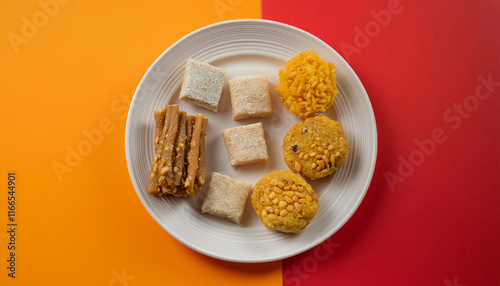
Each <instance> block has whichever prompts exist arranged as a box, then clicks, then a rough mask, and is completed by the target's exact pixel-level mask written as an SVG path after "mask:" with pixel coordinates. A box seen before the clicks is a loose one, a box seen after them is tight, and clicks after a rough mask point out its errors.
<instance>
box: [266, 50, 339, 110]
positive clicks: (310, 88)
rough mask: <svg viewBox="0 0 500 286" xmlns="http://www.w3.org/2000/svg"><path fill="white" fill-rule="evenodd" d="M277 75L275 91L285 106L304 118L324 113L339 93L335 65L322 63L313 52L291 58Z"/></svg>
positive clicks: (302, 53)
mask: <svg viewBox="0 0 500 286" xmlns="http://www.w3.org/2000/svg"><path fill="white" fill-rule="evenodd" d="M278 75H279V78H280V79H279V83H278V86H277V87H276V89H275V91H278V92H279V93H280V100H281V101H283V103H284V104H285V107H286V108H287V109H288V110H289V111H290V112H292V113H294V114H296V115H297V116H298V117H300V118H302V119H305V118H307V117H308V116H309V115H313V114H315V113H319V112H325V111H326V110H327V109H328V108H330V106H332V104H333V100H334V99H335V96H336V95H337V93H338V91H337V83H336V77H335V66H334V65H333V63H331V62H329V63H326V62H325V61H323V59H322V58H320V57H319V55H318V54H316V52H314V50H310V51H307V52H301V53H300V54H299V55H298V56H295V57H293V58H292V59H290V60H289V61H288V62H287V63H286V68H285V69H282V70H280V71H279V72H278Z"/></svg>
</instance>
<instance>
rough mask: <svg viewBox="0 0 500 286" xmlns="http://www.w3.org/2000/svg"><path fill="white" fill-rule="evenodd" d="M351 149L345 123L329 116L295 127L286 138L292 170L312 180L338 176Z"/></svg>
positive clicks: (315, 117) (287, 159) (285, 149)
mask: <svg viewBox="0 0 500 286" xmlns="http://www.w3.org/2000/svg"><path fill="white" fill-rule="evenodd" d="M349 149H350V144H349V142H348V141H347V138H346V136H345V134H344V129H343V127H342V123H341V122H339V121H335V120H332V119H330V118H328V117H326V116H314V117H309V118H307V119H306V120H304V121H302V122H299V123H297V124H295V125H294V126H292V127H291V128H290V130H288V132H287V134H286V135H285V137H284V138H283V155H284V158H285V161H286V164H287V166H288V168H290V170H292V171H294V172H297V173H299V174H301V175H302V176H304V177H307V178H310V179H312V180H317V179H321V178H324V177H326V176H329V175H332V174H333V173H335V172H336V171H337V170H338V169H339V168H340V167H341V166H342V165H344V163H345V161H346V158H347V155H348V154H349Z"/></svg>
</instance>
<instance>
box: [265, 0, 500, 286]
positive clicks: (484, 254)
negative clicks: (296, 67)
mask: <svg viewBox="0 0 500 286" xmlns="http://www.w3.org/2000/svg"><path fill="white" fill-rule="evenodd" d="M383 10H385V11H388V12H381V11H383ZM391 11H392V13H391ZM388 13H390V15H391V16H390V20H389V18H388V17H387V15H388ZM376 15H378V16H376ZM384 15H385V16H386V17H385V18H382V17H383V16H384ZM262 17H263V19H269V20H276V21H280V22H284V23H287V24H291V25H294V26H296V27H298V28H301V29H304V30H306V31H308V32H310V33H312V34H314V35H316V36H318V37H319V38H321V39H322V40H324V41H325V42H327V43H328V44H329V45H331V46H332V47H333V48H334V49H335V50H337V51H338V52H339V53H340V54H341V55H342V56H343V57H344V58H345V59H346V60H347V61H348V62H349V64H350V65H351V67H352V68H353V69H354V70H355V71H356V73H357V74H358V76H359V78H360V79H361V81H362V82H363V84H364V86H365V88H366V90H367V93H368V95H369V97H370V100H371V102H372V105H373V109H374V112H375V118H376V120H377V128H378V144H379V145H378V158H377V164H376V168H375V174H374V177H373V181H372V184H371V186H370V188H369V190H368V192H367V195H366V197H365V199H364V201H363V202H362V204H361V206H360V207H359V209H358V210H357V212H356V213H355V214H354V216H353V217H352V218H351V220H349V221H348V222H347V224H346V225H345V226H344V227H343V228H342V229H341V230H340V231H338V232H337V233H336V234H335V235H333V236H332V237H331V238H330V239H329V240H327V241H326V242H325V243H323V244H322V245H321V246H319V247H317V248H315V249H312V250H310V251H308V252H306V253H303V254H302V255H298V256H296V257H293V258H290V259H286V260H284V261H283V284H284V285H419V286H420V285H500V193H499V191H500V176H499V174H498V173H499V171H500V168H499V162H500V151H499V145H500V144H499V143H500V134H499V122H500V113H499V112H500V99H499V97H500V1H444V0H440V1H343V0H338V1H288V0H283V1H274V0H273V1H270V0H263V1H262ZM377 17H378V22H377ZM381 19H385V21H384V20H381ZM382 24H383V25H382ZM366 28H368V29H369V30H368V31H366V30H365V29H366ZM360 31H365V32H364V33H365V35H366V34H368V35H366V36H365V38H363V36H362V35H361V32H360ZM362 39H364V40H365V41H364V42H362V41H361V40H362ZM346 47H351V49H352V50H349V49H347V48H346ZM353 51H355V52H353ZM480 77H483V78H485V79H488V77H489V78H490V81H493V82H494V83H493V86H491V87H490V91H492V92H491V95H490V96H489V97H488V98H486V99H484V98H483V99H477V97H476V87H477V86H478V85H482V81H481V80H480V79H479V78H480ZM487 91H488V90H487V89H486V88H485V87H484V85H483V87H480V88H479V92H480V93H481V94H483V93H486V92H487ZM460 110H461V111H460ZM433 132H438V133H439V132H440V134H438V135H439V136H437V137H438V138H435V140H438V141H439V142H437V143H432V144H431V143H430V142H431V141H430V140H431V139H432V136H433ZM434 136H435V137H436V135H434ZM416 142H427V143H426V144H425V145H424V147H425V148H426V150H425V151H426V153H425V152H423V151H424V150H422V149H421V147H419V145H417V143H416ZM432 145H433V146H434V147H433V146H432ZM425 148H424V149H425ZM402 162H406V163H402ZM404 164H411V165H412V167H413V169H412V168H410V169H408V165H406V169H405V167H403V166H402V165H404ZM388 176H389V177H388ZM388 178H390V179H388Z"/></svg>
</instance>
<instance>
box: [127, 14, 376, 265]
mask: <svg viewBox="0 0 500 286" xmlns="http://www.w3.org/2000/svg"><path fill="white" fill-rule="evenodd" d="M310 49H314V50H315V51H316V52H317V53H318V54H319V55H320V56H321V57H322V58H324V59H325V60H326V61H331V62H333V64H334V65H335V66H336V68H337V84H338V89H339V94H338V95H337V97H336V99H335V102H334V108H330V110H329V111H328V112H326V114H325V115H327V116H329V117H330V118H332V119H336V120H339V121H341V122H342V123H343V125H344V129H345V133H346V136H347V138H348V140H349V141H350V143H351V151H350V154H349V156H348V158H347V161H346V163H345V165H344V166H342V167H341V168H340V169H339V171H337V173H336V174H335V175H334V176H330V177H327V178H325V179H322V180H319V181H310V180H309V182H310V183H311V185H312V186H313V188H314V190H315V191H316V192H317V193H318V195H319V203H320V208H319V211H318V213H317V215H316V217H315V218H314V220H313V221H312V223H311V224H310V225H309V226H308V227H307V228H306V229H305V230H304V231H303V232H302V233H300V234H297V235H293V234H284V233H280V232H276V231H272V230H270V229H268V228H266V227H264V225H263V224H262V223H261V222H260V219H259V217H258V216H257V215H256V213H255V212H254V210H253V208H252V205H251V203H250V199H249V200H248V201H247V205H246V211H245V213H244V216H243V219H242V222H241V224H240V225H237V224H234V223H232V222H229V221H226V220H223V219H220V218H217V217H212V216H210V215H206V214H201V211H200V210H201V204H202V202H203V198H204V193H205V191H206V188H204V189H203V192H201V193H199V194H198V195H196V196H195V197H194V198H175V197H172V196H163V197H155V196H151V195H149V194H148V193H147V191H146V185H147V182H148V174H149V170H150V167H151V162H152V158H153V154H154V148H153V146H154V144H153V137H154V127H155V123H154V117H153V111H154V110H156V109H158V108H162V107H165V106H166V105H167V104H169V103H170V104H172V103H177V104H179V105H180V110H183V111H187V113H188V114H195V113H197V112H201V113H203V114H204V116H205V117H206V118H208V119H209V125H208V130H207V137H206V148H207V157H206V167H207V179H208V178H209V176H210V174H211V173H212V172H213V171H217V172H219V173H223V174H226V175H228V176H230V177H232V178H235V179H238V180H240V181H244V182H248V183H252V184H255V183H256V182H257V181H258V180H259V179H260V178H261V177H263V176H264V175H266V174H267V173H269V172H271V171H273V170H287V169H288V168H287V166H286V164H285V161H284V159H283V152H282V147H281V146H282V140H283V137H284V135H285V133H286V132H287V131H288V129H289V128H290V127H291V126H292V125H293V124H295V123H297V122H299V119H298V118H297V117H296V116H295V115H293V114H291V113H290V112H288V110H286V109H285V108H284V106H283V104H282V103H281V102H280V100H279V94H278V93H277V92H274V91H272V104H273V116H272V117H271V118H265V119H247V120H240V121H234V120H233V119H232V115H231V102H230V99H229V93H228V88H227V79H231V78H234V77H244V76H253V75H265V76H267V77H268V79H269V85H270V88H271V90H272V89H274V88H275V87H276V85H277V83H278V71H279V70H280V69H282V68H284V67H285V63H286V61H287V60H289V59H290V58H292V57H293V56H295V55H297V54H299V53H300V52H301V51H307V50H310ZM189 58H194V59H197V60H199V61H203V62H207V63H211V64H212V65H215V66H218V67H221V68H223V69H224V70H225V71H226V73H227V75H226V85H225V86H224V91H223V94H222V98H221V102H220V105H219V112H218V113H214V112H212V111H208V110H206V109H203V108H201V107H197V106H194V105H192V104H190V103H188V102H184V101H179V99H178V96H179V91H180V87H181V84H182V77H183V73H184V67H185V64H186V60H187V59H189ZM258 121H261V122H263V124H264V129H265V135H266V140H267V146H268V152H269V154H270V159H269V162H268V163H266V164H254V165H246V166H238V167H233V166H231V165H230V164H229V161H228V155H227V150H226V148H225V145H224V142H223V139H222V136H221V130H222V129H225V128H229V127H234V126H240V125H245V124H250V123H254V122H258ZM125 149H126V156H127V164H128V169H129V173H130V178H131V180H132V182H133V184H134V187H135V190H136V191H137V194H138V196H139V198H140V199H141V201H142V203H143V204H144V206H145V207H146V209H147V210H148V211H149V213H150V214H151V216H152V217H153V218H154V219H155V221H156V222H157V223H158V224H159V225H161V226H162V227H163V228H164V229H165V230H166V231H167V232H168V233H169V234H170V235H171V236H173V237H174V238H176V239H177V240H178V241H180V242H181V243H183V244H185V245H186V246H188V247H190V248H192V249H194V250H196V251H198V252H200V253H204V254H206V255H209V256H212V257H215V258H219V259H223V260H228V261H237V262H265V261H272V260H278V259H283V258H286V257H290V256H293V255H296V254H299V253H301V252H303V251H306V250H308V249H310V248H312V247H314V246H316V245H318V244H320V243H321V242H323V241H324V240H326V239H327V238H329V237H330V236H331V235H332V234H334V233H335V232H336V231H337V230H338V229H339V228H340V227H342V225H344V223H345V222H346V221H347V220H348V219H349V218H350V217H351V216H352V214H353V213H354V212H355V211H356V209H357V208H358V206H359V204H360V203H361V201H362V199H363V197H364V195H365V193H366V191H367V189H368V186H369V185H370V181H371V178H372V175H373V171H374V167H375V160H376V152H377V130H376V125H375V118H374V115H373V110H372V107H371V104H370V100H369V98H368V95H367V94H366V91H365V89H364V88H363V85H362V84H361V82H360V81H359V79H358V77H357V76H356V74H355V73H354V71H353V70H352V69H351V68H350V67H349V65H348V64H347V63H346V62H345V61H344V60H343V59H342V58H341V57H340V55H339V54H338V53H337V52H335V51H334V50H333V49H332V48H331V47H330V46H328V45H327V44H326V43H324V42H323V41H322V40H320V39H318V38H317V37H315V36H313V35H311V34H309V33H307V32H305V31H303V30H300V29H297V28H295V27H292V26H289V25H285V24H282V23H278V22H272V21H266V20H236V21H227V22H221V23H217V24H213V25H210V26H207V27H204V28H202V29H199V30H197V31H194V32H192V33H190V34H188V35H187V36H185V37H184V38H182V39H180V40H179V41H178V42H176V43H175V44H174V45H172V46H171V47H170V48H168V49H167V50H166V51H165V52H164V53H163V54H162V55H161V56H160V57H159V58H158V59H157V60H156V61H155V62H154V63H153V65H152V66H151V67H150V68H149V70H148V71H147V73H146V74H145V76H144V78H143V79H142V81H141V82H140V84H139V86H138V88H137V91H136V93H135V95H134V98H133V100H132V104H131V106H130V110H129V114H128V119H127V127H126V134H125ZM205 187H206V185H205Z"/></svg>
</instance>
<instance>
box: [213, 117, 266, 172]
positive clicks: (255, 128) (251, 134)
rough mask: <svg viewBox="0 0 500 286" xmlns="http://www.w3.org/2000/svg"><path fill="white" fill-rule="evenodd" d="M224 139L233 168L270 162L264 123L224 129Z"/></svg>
mask: <svg viewBox="0 0 500 286" xmlns="http://www.w3.org/2000/svg"><path fill="white" fill-rule="evenodd" d="M222 137H224V144H225V145H226V148H227V152H228V155H229V163H230V164H231V165H233V166H236V165H245V164H252V163H265V162H267V161H268V160H269V156H268V154H267V145H266V138H265V135H264V128H263V127H262V122H258V123H254V124H248V125H244V126H238V127H232V128H228V129H224V130H222Z"/></svg>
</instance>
